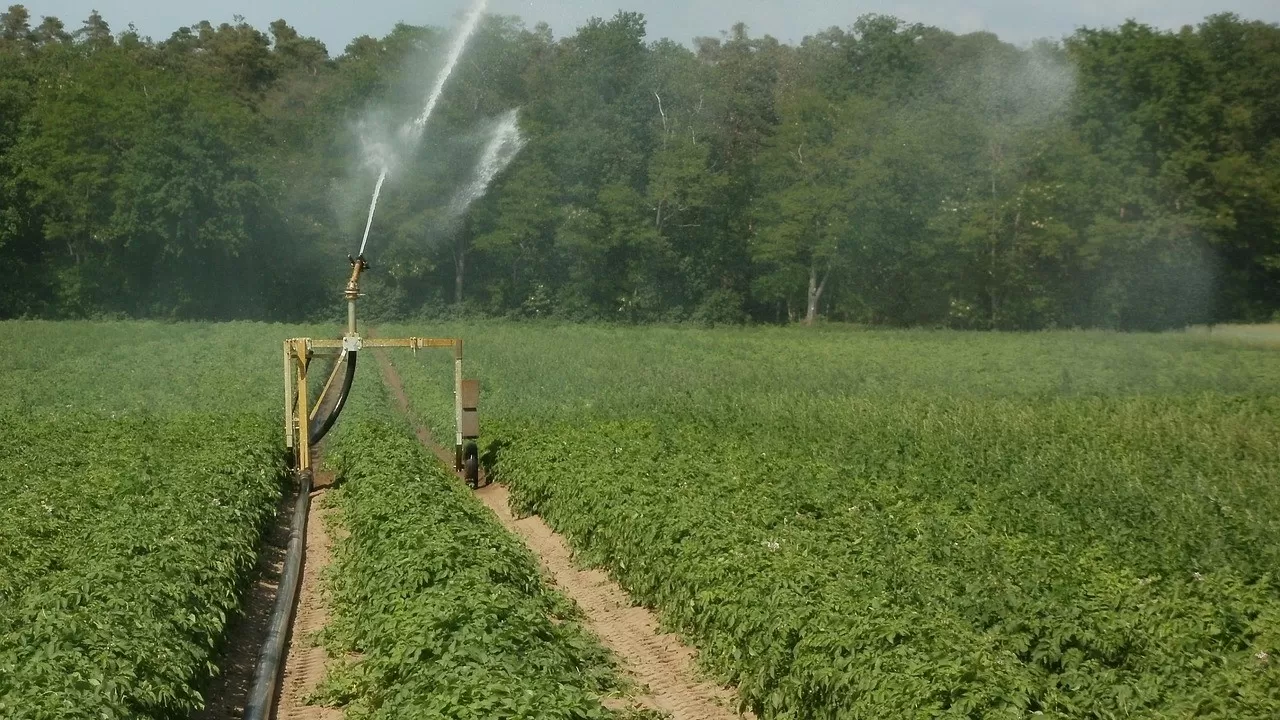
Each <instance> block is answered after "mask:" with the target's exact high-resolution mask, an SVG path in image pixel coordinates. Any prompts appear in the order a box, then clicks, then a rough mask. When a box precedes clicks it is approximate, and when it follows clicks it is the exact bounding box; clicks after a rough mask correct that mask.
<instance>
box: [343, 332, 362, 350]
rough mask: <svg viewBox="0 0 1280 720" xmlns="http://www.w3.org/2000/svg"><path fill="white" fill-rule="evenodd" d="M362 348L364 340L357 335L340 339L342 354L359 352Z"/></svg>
mask: <svg viewBox="0 0 1280 720" xmlns="http://www.w3.org/2000/svg"><path fill="white" fill-rule="evenodd" d="M363 347H364V340H362V339H361V338H360V336H359V335H346V336H344V337H343V338H342V350H343V351H344V352H360V349H361V348H363Z"/></svg>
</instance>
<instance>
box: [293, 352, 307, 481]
mask: <svg viewBox="0 0 1280 720" xmlns="http://www.w3.org/2000/svg"><path fill="white" fill-rule="evenodd" d="M293 352H294V355H295V356H296V357H297V360H298V471H299V472H308V471H310V470H311V419H310V417H309V416H308V414H307V341H306V340H294V343H293Z"/></svg>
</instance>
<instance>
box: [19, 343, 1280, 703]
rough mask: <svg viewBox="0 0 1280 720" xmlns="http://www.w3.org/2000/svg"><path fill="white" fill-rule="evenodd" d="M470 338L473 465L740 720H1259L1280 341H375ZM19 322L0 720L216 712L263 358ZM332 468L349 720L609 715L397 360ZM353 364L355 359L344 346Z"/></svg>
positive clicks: (341, 666)
mask: <svg viewBox="0 0 1280 720" xmlns="http://www.w3.org/2000/svg"><path fill="white" fill-rule="evenodd" d="M376 330H377V332H378V334H380V335H382V336H385V337H392V336H415V335H416V336H425V335H428V334H432V335H437V336H454V335H456V336H459V337H463V338H464V339H465V351H466V361H465V362H466V373H467V375H468V376H470V377H476V378H478V379H479V380H480V383H481V399H480V418H481V437H482V440H481V448H480V449H481V455H482V460H483V462H484V464H485V467H486V469H487V471H488V474H489V476H490V477H491V478H493V479H495V480H497V481H498V482H500V483H502V484H505V485H506V486H507V487H508V488H509V489H510V491H511V498H512V504H513V506H514V508H515V509H516V510H517V512H518V513H522V514H537V515H540V516H542V518H544V519H545V520H546V521H547V523H549V524H550V525H551V527H552V528H553V529H554V530H556V531H557V532H558V533H559V534H560V535H562V536H563V537H564V538H566V539H567V540H568V542H569V543H570V544H571V546H572V548H573V550H574V551H575V552H576V553H577V556H578V558H579V560H580V561H581V562H582V563H584V564H587V565H590V566H593V567H598V568H601V569H603V570H604V571H606V572H607V573H608V575H610V576H611V577H612V578H614V579H615V580H616V581H617V582H618V583H619V584H621V585H622V587H623V588H625V589H626V591H627V592H628V593H629V594H630V596H631V598H632V599H633V600H634V601H635V602H636V603H639V604H642V605H645V606H648V607H650V608H653V609H654V610H655V611H656V612H657V613H658V615H659V617H660V618H661V620H662V622H663V624H664V625H665V626H666V627H668V628H669V629H671V630H674V631H676V632H678V633H679V634H680V635H681V636H682V637H683V638H684V639H685V640H686V641H687V642H688V643H689V644H691V645H693V646H695V647H696V648H697V650H698V662H699V664H700V665H701V666H702V668H703V669H704V670H705V672H706V673H707V674H708V675H709V676H710V677H713V678H715V679H717V680H718V681H719V682H722V683H724V684H726V685H729V686H732V687H735V688H736V693H737V697H738V700H739V704H740V708H739V709H741V710H744V711H751V712H753V713H755V715H756V716H757V717H760V718H796V719H799V718H831V719H834V718H935V717H947V718H1028V717H1036V718H1040V717H1045V718H1049V717H1056V718H1099V719H1102V718H1169V717H1178V718H1192V717H1196V718H1201V717H1202V718H1224V719H1225V718H1257V719H1263V718H1275V717H1280V657H1277V655H1278V654H1280V574H1278V573H1280V356H1277V354H1276V353H1277V347H1276V346H1275V345H1274V344H1267V343H1258V342H1252V341H1250V340H1249V339H1248V338H1247V337H1246V336H1241V337H1237V338H1235V339H1227V340H1224V339H1220V338H1216V337H1212V336H1208V335H1205V334H1190V333H1188V334H1181V333H1176V334H1159V335H1125V334H1111V333H1087V332H1045V333H1033V334H976V333H960V332H940V331H859V330H854V329H849V328H838V327H827V328H821V327H820V328H813V329H801V328H786V329H781V328H777V329H770V328H754V329H713V330H700V329H691V328H661V327H653V328H623V327H590V326H557V325H551V324H541V323H527V324H519V323H500V322H482V323H475V324H465V325H464V324H457V325H445V326H439V325H431V324H426V323H424V324H420V325H419V324H415V325H402V326H387V327H379V328H376ZM333 332H334V331H333V329H332V328H300V327H290V326H283V325H268V324H255V323H231V324H160V323H141V322H118V323H108V322H104V323H89V322H74V323H72V322H67V323H53V322H23V321H16V322H4V323H0V340H2V341H3V342H4V343H5V345H6V347H7V348H8V349H9V350H10V352H8V353H6V355H5V356H4V358H2V359H0V387H3V391H2V392H0V489H2V492H0V717H5V718H10V717H12V718H80V717H83V718H134V717H144V718H173V717H187V716H189V715H190V713H191V712H192V711H195V710H197V709H198V708H200V707H202V706H203V705H204V703H205V690H206V688H207V687H208V684H209V682H210V678H212V677H216V676H217V675H218V674H219V673H220V672H221V670H222V668H223V666H224V653H225V652H226V648H225V643H224V633H225V632H226V628H227V626H228V623H230V622H234V618H235V617H237V615H238V613H239V612H240V609H241V607H242V605H243V597H244V590H245V587H246V586H247V584H248V583H249V582H250V580H251V578H252V575H253V572H254V571H253V568H254V565H255V559H256V557H257V555H258V553H259V551H260V547H261V544H262V538H263V535H264V531H265V528H266V526H267V525H268V524H269V522H270V521H271V518H273V517H274V516H275V514H276V510H277V507H278V505H279V503H280V501H281V498H282V496H283V495H284V494H286V493H287V491H288V487H289V480H288V474H287V471H286V468H285V464H284V458H285V453H284V444H283V432H282V421H281V412H282V410H281V407H280V406H281V404H282V401H283V398H282V391H281V388H280V384H281V375H280V341H281V340H282V339H284V338H286V337H292V336H296V335H301V334H311V335H315V336H317V337H323V336H327V335H331V334H333ZM388 357H389V358H390V360H391V361H392V362H393V363H394V367H395V369H396V370H397V371H398V373H399V376H400V378H402V380H403V387H404V390H405V392H406V394H407V395H408V399H409V402H410V405H411V410H410V413H409V417H408V418H406V417H404V416H403V415H402V414H401V413H398V412H397V411H396V410H395V409H394V408H393V403H392V401H391V398H390V397H389V395H388V393H387V391H386V390H385V388H384V387H383V382H382V378H381V377H380V375H379V373H378V367H377V363H375V362H368V363H367V364H363V365H362V367H361V368H360V374H359V376H358V380H357V382H356V385H355V389H354V391H353V395H352V400H351V403H350V405H349V406H348V408H347V410H346V411H345V413H344V415H343V416H342V418H341V420H340V421H339V423H338V425H337V427H336V429H335V430H334V433H333V434H332V435H331V436H330V439H327V440H326V441H325V445H324V448H323V450H324V463H325V464H326V466H327V467H328V468H329V469H330V470H332V471H334V472H336V473H337V476H338V485H337V487H336V491H335V492H334V493H333V494H331V495H329V496H328V497H326V498H325V502H326V504H327V506H328V507H329V512H331V513H332V517H333V518H334V530H333V533H332V534H333V537H334V542H335V553H334V562H333V564H332V565H331V566H330V569H329V571H328V573H327V580H326V583H327V585H326V587H327V588H328V593H329V598H330V600H331V603H332V619H331V622H330V624H329V625H328V627H326V628H325V630H324V632H323V633H322V634H321V636H320V638H319V641H320V642H322V643H323V644H324V646H325V647H326V648H327V649H328V652H329V654H330V656H331V657H332V658H333V660H332V662H331V663H330V666H329V667H330V670H329V677H328V679H327V680H326V681H325V682H324V684H323V686H322V687H321V688H320V689H319V691H318V692H317V693H316V698H315V702H317V703H323V704H326V705H329V706H331V707H334V708H338V709H341V711H342V712H344V713H345V714H346V717H350V718H375V717H376V718H437V717H450V718H490V717H502V718H507V717H509V718H517V717H518V718H609V717H627V716H634V715H635V714H636V711H634V710H633V709H630V708H623V707H621V706H620V705H619V704H618V703H617V702H614V699H616V698H617V697H619V696H622V695H625V694H627V693H628V692H633V690H631V689H629V687H628V684H629V681H628V680H627V679H626V677H625V676H624V673H621V672H620V671H619V666H618V662H617V660H616V658H614V657H613V656H612V654H611V652H610V651H609V650H608V649H607V648H606V647H605V646H604V645H603V644H602V643H601V642H600V641H599V640H598V639H597V638H596V637H595V636H594V635H593V634H592V632H591V631H590V628H589V627H588V623H586V622H585V621H584V620H583V618H582V617H581V613H580V611H579V610H578V609H577V608H575V606H574V604H573V602H571V601H570V600H568V599H566V597H565V596H564V595H562V594H561V592H560V591H559V590H557V589H556V588H555V587H553V586H551V585H549V584H548V581H547V579H546V577H545V576H544V575H543V574H541V573H540V572H539V562H538V558H537V557H536V556H535V555H534V554H533V553H531V552H530V550H529V549H528V548H526V547H525V546H524V545H522V544H521V541H520V540H519V539H518V538H517V537H515V536H513V535H512V534H510V533H508V532H507V531H506V530H505V529H504V528H503V526H502V525H500V524H498V522H497V521H495V520H494V518H493V516H492V514H491V513H490V512H489V511H488V510H487V509H485V508H484V506H483V505H481V503H480V502H479V501H478V500H477V499H476V498H475V497H474V496H473V495H472V494H471V492H470V491H468V490H467V489H466V488H465V486H464V485H462V483H461V482H460V481H459V480H457V479H456V478H455V477H454V476H453V475H451V474H450V473H449V472H448V471H447V470H446V469H445V468H443V466H441V465H440V463H439V462H438V460H437V459H436V458H435V456H433V455H432V454H431V452H430V451H429V450H426V449H424V448H423V446H422V445H421V444H420V443H419V442H418V441H417V439H416V438H415V437H414V425H421V426H425V427H426V428H429V429H430V430H431V432H432V433H433V434H434V435H435V437H437V438H450V437H451V436H452V428H453V425H452V423H453V414H452V413H453V398H452V379H453V378H452V366H451V358H450V356H449V355H448V353H447V352H439V353H432V352H420V353H418V354H417V355H416V356H415V355H414V354H412V353H409V352H407V351H404V352H397V353H389V354H388ZM362 362H363V361H362Z"/></svg>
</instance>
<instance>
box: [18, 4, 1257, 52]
mask: <svg viewBox="0 0 1280 720" xmlns="http://www.w3.org/2000/svg"><path fill="white" fill-rule="evenodd" d="M13 1H14V0H10V2H13ZM3 4H4V5H5V6H7V5H8V4H9V3H3ZM25 4H26V6H27V9H28V10H29V11H30V12H31V14H32V15H33V16H35V18H39V17H41V16H44V15H53V16H56V17H58V18H60V19H61V20H62V21H63V22H64V23H66V25H67V27H68V29H74V28H77V27H79V26H80V23H81V22H82V21H83V20H84V18H86V17H88V15H89V13H90V12H91V11H92V10H93V9H94V8H96V9H97V10H98V11H99V12H100V13H102V16H103V17H104V18H105V19H106V21H107V22H108V23H109V24H110V25H111V28H112V29H113V30H116V31H120V30H124V29H125V28H126V27H127V26H128V25H129V23H133V24H134V25H136V26H137V28H138V30H139V31H140V32H141V33H142V34H143V35H149V36H151V37H153V38H155V39H157V40H160V39H163V38H166V37H168V36H169V34H170V33H172V32H173V31H174V30H176V29H177V28H178V27H181V26H183V25H191V24H193V23H195V22H198V21H200V20H206V19H207V20H209V21H211V22H213V23H214V24H218V23H222V22H231V21H232V18H233V16H234V15H237V14H238V15H243V16H244V17H245V19H246V20H247V21H248V22H250V23H251V24H253V25H255V26H257V27H259V28H262V29H264V30H265V29H266V26H267V24H268V23H270V22H271V21H272V20H275V19H276V18H284V19H285V20H286V21H287V22H288V23H289V24H290V25H292V26H293V27H294V28H296V29H297V30H298V31H299V32H300V33H302V34H303V35H310V36H313V37H317V38H319V39H320V40H322V41H323V42H324V43H325V45H326V46H328V49H329V53H330V54H331V55H337V54H339V53H341V52H342V49H343V48H344V47H346V45H347V43H348V42H350V41H351V39H352V38H355V37H358V36H360V35H373V36H375V37H381V36H383V35H385V34H387V33H388V32H390V30H391V28H392V27H393V26H394V25H395V23H397V22H406V23H410V24H414V25H441V26H444V25H453V24H454V21H455V19H456V18H457V17H458V16H459V14H460V13H461V12H462V10H463V9H464V7H466V6H467V5H468V4H469V2H468V1H467V0H360V1H358V2H351V0H344V1H343V2H334V0H253V2H245V1H244V0H27V2H26V3H25ZM619 9H625V10H634V11H638V12H642V13H644V15H645V17H646V18H647V19H648V30H649V38H650V39H657V38H661V37H669V38H671V39H673V40H678V41H680V42H688V41H690V40H692V39H693V38H694V37H697V36H712V37H715V36H718V35H719V34H720V32H721V31H724V30H727V29H728V28H729V27H730V26H732V25H733V24H734V23H736V22H738V21H741V22H745V23H746V24H747V26H748V28H749V29H750V32H751V34H752V35H763V34H766V33H767V34H769V35H773V36H774V37H776V38H778V39H779V40H782V41H783V42H792V43H795V42H799V41H800V40H801V39H803V38H804V37H805V36H806V35H810V34H812V33H814V32H816V31H818V30H822V29H824V28H828V27H831V26H832V25H838V26H841V27H847V26H849V25H851V24H852V23H853V21H854V20H855V19H857V18H858V16H860V15H864V14H867V13H883V14H887V15H895V16H897V17H899V18H902V19H904V20H908V21H912V22H922V23H925V24H927V25H936V26H938V27H941V28H944V29H946V30H950V31H952V32H957V33H965V32H972V31H975V30H989V31H991V32H994V33H996V34H997V35H999V36H1000V38H1001V39H1003V40H1006V41H1008V42H1013V43H1017V44H1024V43H1027V42H1030V41H1032V40H1034V39H1036V38H1042V37H1049V38H1060V37H1062V36H1063V35H1068V34H1070V33H1071V32H1073V31H1074V30H1075V29H1076V28H1078V27H1081V26H1086V27H1100V26H1111V25H1118V24H1120V23H1122V22H1124V21H1125V20H1126V19H1127V18H1133V19H1135V20H1138V21H1139V22H1143V23H1147V24H1149V25H1154V26H1157V27H1161V28H1169V29H1176V28H1178V27H1181V26H1182V25H1186V24H1195V23H1197V22H1199V21H1200V20H1202V19H1204V17H1205V16H1206V15H1211V14H1214V13H1219V12H1235V13H1237V14H1239V15H1240V16H1242V17H1244V18H1246V19H1250V20H1265V21H1267V22H1280V1H1278V0H1075V1H1074V2H1071V1H1069V0H967V1H966V0H961V1H956V0H910V1H909V2H891V1H881V0H857V1H855V2H850V1H848V0H576V1H574V2H553V1H552V0H489V11H490V12H495V13H501V14H504V15H519V16H520V17H522V18H524V20H525V23H526V25H528V26H529V27H532V26H533V25H534V23H536V22H538V21H546V22H547V23H548V24H550V25H551V28H552V30H553V31H554V32H555V35H556V37H562V36H564V35H570V34H572V33H573V31H574V28H576V27H578V26H579V25H581V24H582V23H583V22H584V21H586V20H587V19H588V18H591V17H604V18H608V17H611V16H612V15H613V14H614V13H616V12H617V11H618V10H619ZM33 24H34V23H33Z"/></svg>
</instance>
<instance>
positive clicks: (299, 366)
mask: <svg viewBox="0 0 1280 720" xmlns="http://www.w3.org/2000/svg"><path fill="white" fill-rule="evenodd" d="M348 260H349V261H350V263H351V277H350V279H349V280H347V285H346V288H345V289H344V290H343V293H342V297H343V299H344V300H345V301H346V303H347V327H346V332H345V334H344V335H343V336H342V337H341V338H309V337H298V338H290V339H288V340H285V341H284V409H285V410H284V430H285V445H286V447H287V448H288V449H289V451H290V453H291V455H292V458H293V466H294V469H295V470H296V471H297V472H298V473H299V474H300V475H301V474H308V475H309V474H310V473H311V460H312V458H311V455H312V449H313V448H314V447H315V445H316V444H317V443H319V442H320V441H321V440H322V439H324V436H325V435H326V434H328V432H329V430H330V429H332V428H333V425H334V423H335V422H337V420H338V416H339V415H340V414H341V413H342V408H343V407H344V406H345V405H346V401H347V396H348V394H349V393H350V391H351V383H352V382H353V381H354V380H355V373H356V359H357V357H358V356H359V353H360V351H361V350H364V349H366V348H369V349H373V348H407V349H410V350H413V352H414V354H415V355H416V354H417V352H418V351H419V350H426V349H433V348H452V349H453V398H454V399H453V410H454V424H455V430H454V468H453V469H454V470H455V471H456V472H459V473H462V476H463V478H464V479H465V480H466V481H467V484H469V485H471V486H472V487H474V486H475V485H476V483H477V482H478V479H479V477H478V476H479V468H478V465H479V458H478V453H477V449H476V443H475V441H476V439H478V438H479V436H480V427H479V419H478V415H477V405H478V401H479V392H478V383H477V382H476V381H474V380H466V379H464V378H463V377H462V338H434V337H407V338H365V337H362V336H361V335H360V332H359V327H358V325H357V323H356V301H357V300H358V299H359V298H360V296H361V292H360V275H361V273H363V272H364V271H366V270H368V268H369V264H368V262H366V261H365V259H364V256H363V255H360V256H358V257H354V258H352V257H348ZM317 357H332V358H334V363H333V369H332V370H331V371H330V373H329V377H328V379H327V380H326V381H325V384H324V386H323V388H322V389H321V390H320V392H319V394H318V395H317V396H316V398H315V400H314V401H312V400H311V398H310V394H311V393H310V391H309V390H308V387H309V385H308V381H309V372H310V369H311V366H312V363H313V362H314V360H315V359H316V358H317Z"/></svg>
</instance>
